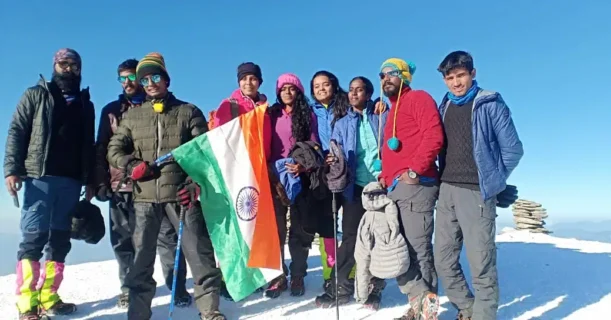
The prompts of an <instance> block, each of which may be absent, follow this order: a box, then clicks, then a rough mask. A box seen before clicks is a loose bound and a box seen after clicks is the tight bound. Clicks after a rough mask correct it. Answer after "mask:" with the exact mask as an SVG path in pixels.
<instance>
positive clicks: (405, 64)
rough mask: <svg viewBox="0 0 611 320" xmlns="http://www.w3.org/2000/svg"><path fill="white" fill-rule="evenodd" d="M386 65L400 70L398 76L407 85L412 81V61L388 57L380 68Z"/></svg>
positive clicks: (413, 70)
mask: <svg viewBox="0 0 611 320" xmlns="http://www.w3.org/2000/svg"><path fill="white" fill-rule="evenodd" d="M388 67H390V68H392V69H393V70H397V71H401V75H400V78H401V79H402V80H403V83H405V84H406V85H408V86H409V84H410V83H411V82H412V77H413V75H414V73H415V72H416V65H415V64H414V63H412V62H409V61H405V60H403V59H399V58H390V59H388V60H386V61H384V63H382V66H381V67H380V70H383V69H384V68H388Z"/></svg>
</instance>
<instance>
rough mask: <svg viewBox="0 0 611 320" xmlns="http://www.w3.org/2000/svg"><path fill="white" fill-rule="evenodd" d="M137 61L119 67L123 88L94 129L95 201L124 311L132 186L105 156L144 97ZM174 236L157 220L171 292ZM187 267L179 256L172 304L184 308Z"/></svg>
mask: <svg viewBox="0 0 611 320" xmlns="http://www.w3.org/2000/svg"><path fill="white" fill-rule="evenodd" d="M137 66H138V60H136V59H129V60H126V61H124V62H123V63H121V64H120V65H119V68H118V70H117V73H118V80H119V83H121V86H122V87H123V93H122V94H120V95H119V98H118V99H117V100H115V101H113V102H111V103H109V104H108V105H106V106H105V107H104V108H103V109H102V116H101V117H100V125H99V126H98V139H97V143H96V154H97V159H96V194H95V196H96V199H97V200H98V201H101V202H105V201H109V209H110V210H109V211H110V214H109V216H110V219H109V221H110V243H111V245H112V248H113V250H114V252H115V257H116V259H117V262H118V263H119V280H120V281H121V291H122V293H121V295H119V299H118V301H117V306H119V307H120V308H127V306H128V302H129V298H128V290H127V287H126V286H125V275H126V274H127V272H129V271H130V269H131V266H132V264H133V260H134V246H133V244H132V238H131V230H133V224H134V204H133V197H132V187H133V186H132V183H131V181H129V180H128V179H124V178H125V171H124V170H120V169H117V168H113V167H112V166H109V165H108V161H107V160H106V154H107V150H108V143H109V142H110V138H111V137H112V135H113V134H114V133H115V132H116V131H117V128H118V126H119V122H120V121H121V117H122V115H123V114H124V113H125V112H127V110H129V109H131V108H137V107H140V105H141V104H142V103H143V102H144V99H145V97H146V94H145V93H144V90H143V89H142V87H141V86H140V84H139V83H138V82H137V81H136V67H137ZM177 240H178V237H177V234H176V230H175V229H174V226H172V223H171V222H170V220H169V219H168V218H167V217H163V220H162V221H161V232H160V233H159V237H158V239H157V250H158V252H159V256H160V258H161V267H162V269H163V275H164V277H165V282H166V285H167V287H168V288H169V289H172V280H173V273H174V258H175V256H176V254H175V253H176V244H177ZM186 276H187V268H186V263H185V259H184V256H183V255H181V256H180V265H179V269H178V278H177V281H178V282H177V283H176V298H175V300H174V304H175V305H176V306H179V307H186V306H189V305H190V304H191V300H192V299H191V295H190V294H189V292H187V289H186V287H185V282H186Z"/></svg>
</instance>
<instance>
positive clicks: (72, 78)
mask: <svg viewBox="0 0 611 320" xmlns="http://www.w3.org/2000/svg"><path fill="white" fill-rule="evenodd" d="M51 80H52V81H53V82H55V84H57V86H58V87H59V88H60V89H61V90H62V92H64V93H76V92H78V91H79V90H80V88H81V76H80V75H76V74H74V73H72V72H66V73H57V72H53V77H52V78H51Z"/></svg>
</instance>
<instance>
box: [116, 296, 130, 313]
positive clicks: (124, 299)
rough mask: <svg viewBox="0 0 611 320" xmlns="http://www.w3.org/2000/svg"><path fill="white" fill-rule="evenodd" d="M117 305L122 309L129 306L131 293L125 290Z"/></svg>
mask: <svg viewBox="0 0 611 320" xmlns="http://www.w3.org/2000/svg"><path fill="white" fill-rule="evenodd" d="M117 307H119V308H120V309H127V308H129V293H127V292H124V293H121V294H120V295H119V298H118V299H117Z"/></svg>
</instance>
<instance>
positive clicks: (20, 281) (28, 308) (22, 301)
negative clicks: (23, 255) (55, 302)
mask: <svg viewBox="0 0 611 320" xmlns="http://www.w3.org/2000/svg"><path fill="white" fill-rule="evenodd" d="M16 273H17V281H16V287H17V290H16V294H17V310H19V317H20V319H21V317H22V315H23V317H25V318H24V319H28V318H27V317H32V316H34V315H36V317H38V303H39V299H40V298H39V297H40V293H39V291H38V287H37V284H38V279H39V278H40V262H38V261H32V260H29V259H23V260H20V261H18V262H17V270H16ZM35 319H37V318H35Z"/></svg>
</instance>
